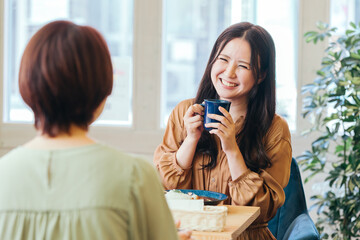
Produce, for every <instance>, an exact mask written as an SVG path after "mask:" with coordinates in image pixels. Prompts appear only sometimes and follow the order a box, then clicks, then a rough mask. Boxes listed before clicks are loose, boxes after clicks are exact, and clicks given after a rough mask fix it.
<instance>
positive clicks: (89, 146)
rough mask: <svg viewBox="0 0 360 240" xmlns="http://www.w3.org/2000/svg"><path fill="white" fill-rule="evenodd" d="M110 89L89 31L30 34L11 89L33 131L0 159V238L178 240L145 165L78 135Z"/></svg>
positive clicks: (108, 72) (105, 63)
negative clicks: (27, 113)
mask: <svg viewBox="0 0 360 240" xmlns="http://www.w3.org/2000/svg"><path fill="white" fill-rule="evenodd" d="M112 86H113V69H112V64H111V57H110V53H109V50H108V47H107V45H106V42H105V40H104V39H103V37H102V36H101V35H100V33H99V32H98V31H96V30H95V29H94V28H92V27H88V26H79V25H76V24H73V23H71V22H67V21H55V22H52V23H49V24H47V25H45V26H44V27H42V28H41V29H40V30H39V31H38V32H37V33H36V34H35V35H34V36H33V37H32V38H31V40H30V42H29V43H28V45H27V47H26V49H25V51H24V54H23V57H22V60H21V66H20V72H19V87H20V93H21V96H22V97H23V99H24V101H25V103H26V104H27V105H29V107H30V108H31V109H32V111H33V112H34V117H35V128H36V130H37V133H38V134H37V136H36V137H35V138H34V139H32V140H31V141H29V142H28V143H26V144H24V145H23V146H20V147H18V148H16V149H14V150H13V151H11V152H10V153H8V154H7V155H5V156H4V157H2V158H1V159H0V239H1V240H20V239H21V240H26V239H52V240H53V239H67V240H70V239H80V240H82V239H86V240H89V239H111V240H112V239H126V240H127V239H131V240H144V239H151V240H158V239H178V235H177V232H176V228H175V224H174V222H173V218H172V216H171V212H170V210H169V208H168V207H167V205H166V201H165V198H164V192H163V187H162V186H161V183H160V182H159V179H158V176H157V173H156V170H155V169H154V168H153V166H151V164H149V163H147V162H146V161H144V160H141V159H138V158H135V157H131V156H129V155H127V154H124V153H122V152H120V151H118V150H116V149H115V148H111V147H108V146H106V145H103V144H101V143H97V142H96V141H94V140H93V139H91V138H89V137H88V135H87V133H88V128H89V125H90V124H91V123H92V122H93V121H94V120H95V119H96V118H97V117H98V116H99V115H100V113H101V112H102V110H103V107H104V104H105V101H106V98H107V96H109V95H110V93H111V91H112ZM181 236H182V237H183V238H182V239H187V238H188V237H189V233H184V234H182V235H181Z"/></svg>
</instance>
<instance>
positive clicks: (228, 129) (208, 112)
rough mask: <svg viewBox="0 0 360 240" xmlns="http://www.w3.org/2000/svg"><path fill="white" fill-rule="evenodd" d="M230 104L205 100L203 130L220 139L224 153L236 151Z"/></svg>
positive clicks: (234, 129)
mask: <svg viewBox="0 0 360 240" xmlns="http://www.w3.org/2000/svg"><path fill="white" fill-rule="evenodd" d="M230 104H231V102H229V101H226V100H208V99H205V113H204V128H205V130H207V131H209V133H211V134H215V135H217V136H218V137H219V138H220V141H221V146H222V148H223V151H224V152H225V153H229V152H231V151H238V150H239V147H238V145H237V143H236V137H235V135H236V128H235V123H234V121H233V119H232V117H231V115H230V113H229V110H230Z"/></svg>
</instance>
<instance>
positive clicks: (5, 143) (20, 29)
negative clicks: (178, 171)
mask: <svg viewBox="0 0 360 240" xmlns="http://www.w3.org/2000/svg"><path fill="white" fill-rule="evenodd" d="M356 1H359V0H356ZM335 2H337V1H335ZM356 6H358V5H356ZM329 7H330V4H328V1H299V0H290V1H281V0H273V1H268V0H256V1H253V0H211V1H209V0H181V1H179V0H136V1H135V0H102V1H97V0H62V1H57V0H0V16H2V21H1V25H0V36H1V37H0V62H2V64H1V63H0V75H1V78H0V80H2V84H1V85H0V89H1V86H2V91H1V93H2V95H1V93H0V95H1V96H2V97H1V99H2V100H3V101H2V104H0V115H1V114H2V117H0V119H1V120H2V121H1V122H0V132H1V134H0V155H2V154H4V153H6V152H7V151H9V150H10V149H12V148H14V147H16V146H18V145H20V144H22V143H24V142H26V141H28V140H29V139H31V138H32V137H33V136H34V127H33V125H32V124H31V123H32V120H31V119H32V114H31V113H30V111H28V109H27V108H26V107H25V105H24V104H23V103H22V99H21V97H20V96H19V94H18V90H17V72H18V69H19V62H20V57H21V54H22V51H23V49H24V46H25V44H26V43H27V41H28V39H29V38H30V37H31V35H32V34H33V33H34V32H35V30H36V29H38V28H39V27H40V26H42V25H43V24H45V23H46V22H48V21H50V20H52V19H69V20H72V21H75V22H76V23H79V24H89V25H92V26H94V27H96V28H97V29H99V30H100V31H101V32H102V33H103V35H104V36H105V38H106V40H107V42H108V44H109V47H110V51H111V54H112V57H113V62H114V64H115V65H116V66H117V67H116V66H115V68H114V69H115V71H114V74H117V76H115V85H116V84H118V85H117V86H118V90H119V91H117V90H116V89H114V92H113V95H112V96H111V97H110V99H109V102H108V105H107V106H106V108H107V109H106V110H105V112H104V113H103V115H102V116H101V117H102V122H101V121H98V123H99V124H98V125H96V126H92V127H90V136H92V137H94V138H96V139H97V140H99V141H102V142H104V143H109V144H111V145H113V146H116V147H119V148H121V149H122V150H124V151H126V152H131V153H136V154H144V155H145V156H146V157H149V158H150V159H151V158H152V153H153V152H154V149H155V148H156V146H157V145H158V144H159V143H160V142H161V140H162V137H163V132H164V128H163V127H164V126H165V124H166V121H167V116H168V115H169V113H170V111H171V110H172V108H173V107H174V105H175V104H177V102H179V101H180V100H182V99H185V98H189V97H194V95H195V92H196V89H197V87H198V82H199V80H200V78H201V76H202V74H203V71H204V67H205V65H206V62H207V59H208V57H209V55H210V51H211V47H212V46H213V44H214V41H215V39H216V37H217V36H218V35H219V34H220V32H222V31H223V30H224V28H225V27H227V26H228V25H230V24H231V23H234V22H239V21H244V20H246V21H251V22H254V23H257V24H259V25H261V26H263V27H265V28H266V29H267V30H268V31H269V32H270V34H271V35H272V37H273V38H274V41H275V45H276V51H277V61H278V62H277V64H276V65H277V103H278V105H277V111H278V113H279V114H282V115H285V116H286V115H287V116H286V117H287V120H288V123H289V126H290V128H291V129H292V130H294V129H296V131H294V132H295V133H294V134H292V136H293V140H294V141H293V146H294V156H296V155H297V154H300V152H302V150H301V146H303V145H304V144H305V142H306V140H303V138H302V137H301V136H300V135H299V134H297V133H300V132H301V130H302V128H304V126H305V124H306V123H307V121H306V120H304V119H302V117H301V115H300V112H301V94H299V92H300V87H301V86H302V85H303V84H306V83H309V82H311V81H312V80H313V79H314V77H315V70H316V69H318V65H319V63H320V61H321V56H322V54H323V52H322V49H318V46H316V47H314V46H312V45H311V44H306V43H305V41H304V39H303V34H304V33H305V32H306V31H310V30H314V28H315V23H316V21H319V20H324V21H328V20H327V19H328V16H329V11H330V9H329ZM41 9H46V10H41ZM54 9H55V10H54ZM175 10H176V11H175ZM39 11H40V13H41V14H38V12H39ZM352 11H354V12H356V11H355V9H353V10H352ZM357 12H360V11H357ZM35 13H36V14H35ZM298 14H299V15H298ZM179 18H180V19H181V20H180V21H179ZM297 19H299V20H297ZM179 49H184V50H182V51H178V50H179ZM296 50H298V52H297V53H296ZM116 78H118V79H121V80H120V81H117V80H116ZM295 79H297V80H298V83H296V80H295ZM174 86H177V87H174ZM115 88H116V86H115ZM180 89H181V91H180ZM295 90H296V91H295ZM296 98H298V100H297V102H296V100H295V99H296ZM109 103H110V104H109ZM296 103H298V104H296ZM294 106H296V107H294ZM120 111H122V112H120ZM295 116H296V117H295ZM296 134H297V135H296ZM298 135H299V136H298Z"/></svg>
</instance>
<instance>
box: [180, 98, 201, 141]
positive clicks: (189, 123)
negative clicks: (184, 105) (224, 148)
mask: <svg viewBox="0 0 360 240" xmlns="http://www.w3.org/2000/svg"><path fill="white" fill-rule="evenodd" d="M203 115H204V107H203V106H201V105H200V104H194V105H191V106H190V107H189V108H188V110H187V111H186V113H185V115H184V126H185V129H186V133H187V138H190V139H192V140H195V141H198V140H199V139H200V137H201V133H202V131H203V130H204V127H203V121H204V120H203Z"/></svg>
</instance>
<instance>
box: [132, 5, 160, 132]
mask: <svg viewBox="0 0 360 240" xmlns="http://www.w3.org/2000/svg"><path fill="white" fill-rule="evenodd" d="M161 32H162V1H161V0H152V1H140V0H135V2H134V49H133V53H134V61H133V64H134V65H133V72H134V76H133V79H134V81H133V103H132V106H133V121H134V122H133V126H134V129H135V131H140V132H143V131H145V132H149V131H150V132H151V131H157V130H160V127H159V126H160V123H159V121H160V95H161V94H160V93H161V40H162V39H161Z"/></svg>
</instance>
